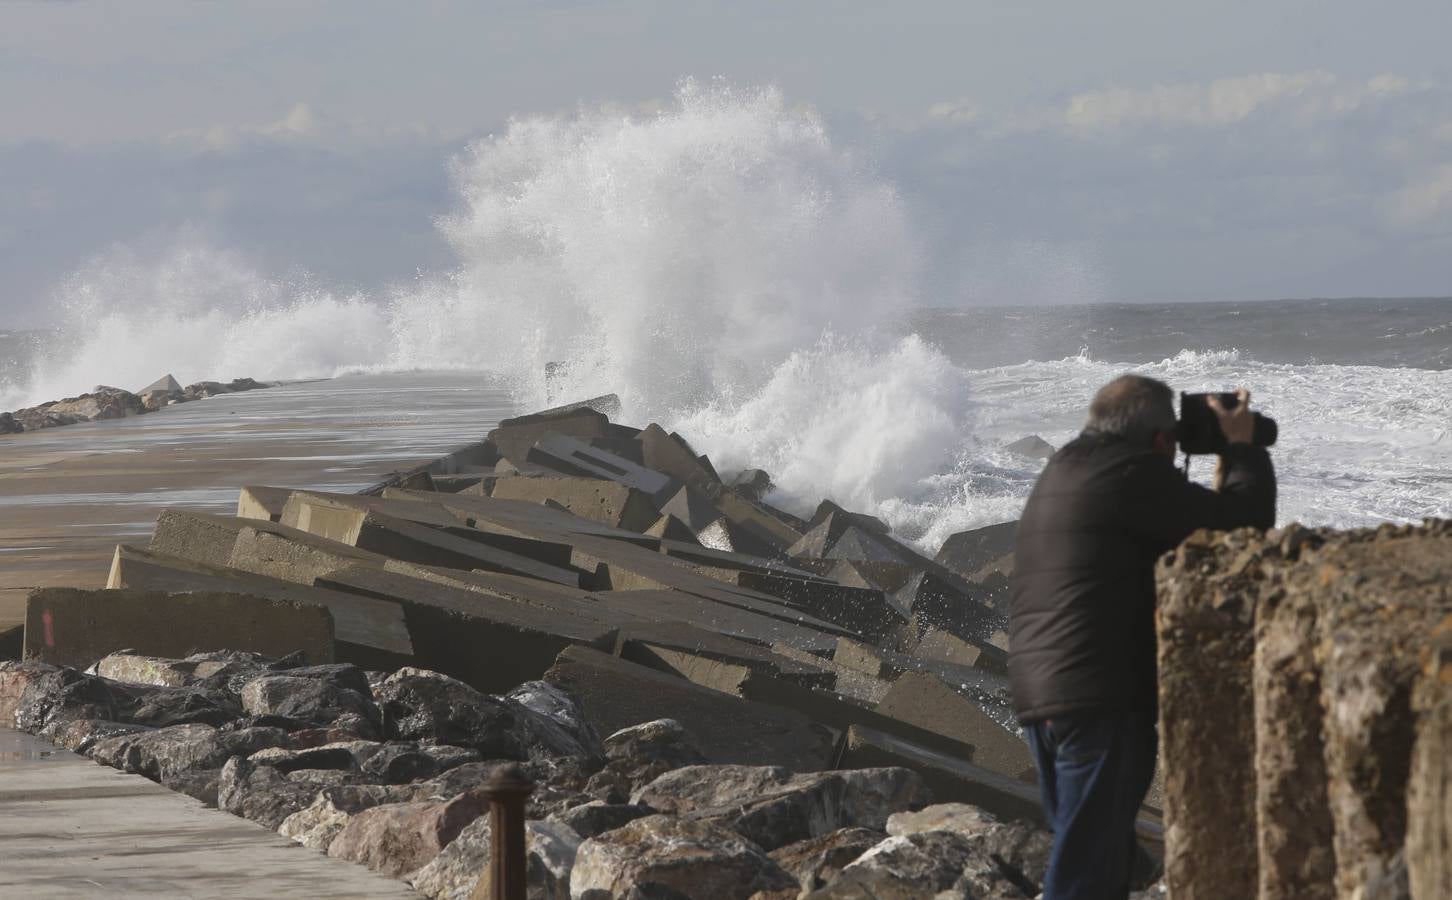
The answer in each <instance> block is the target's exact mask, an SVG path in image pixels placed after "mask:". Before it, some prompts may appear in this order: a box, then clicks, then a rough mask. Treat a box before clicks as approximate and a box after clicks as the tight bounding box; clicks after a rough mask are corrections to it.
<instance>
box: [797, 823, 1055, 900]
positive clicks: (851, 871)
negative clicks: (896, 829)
mask: <svg viewBox="0 0 1452 900" xmlns="http://www.w3.org/2000/svg"><path fill="white" fill-rule="evenodd" d="M1037 893H1038V886H1037V885H1034V884H1029V883H1026V882H1024V881H1022V880H1021V878H1020V876H1019V875H1018V873H1016V872H1015V871H1013V870H1012V869H1011V868H1010V867H1008V866H1007V865H1005V864H1004V863H1002V862H1000V861H999V860H997V859H995V858H994V857H993V856H992V855H991V854H990V853H989V852H988V851H986V850H985V849H983V848H981V847H980V846H979V845H978V844H977V842H975V841H974V840H973V839H971V838H968V837H965V836H963V835H961V834H957V833H955V832H952V831H925V832H919V833H916V834H906V835H902V836H900V837H890V838H888V839H887V840H885V841H883V842H882V843H880V844H878V845H877V846H875V847H873V848H872V849H871V850H868V851H867V852H866V853H864V854H863V855H862V856H860V857H858V859H857V860H855V861H854V862H852V863H851V864H850V865H848V866H847V867H846V868H844V869H842V872H841V874H839V875H838V876H837V878H835V879H834V880H833V881H832V882H831V883H829V884H828V885H827V886H826V887H825V888H822V889H821V890H818V891H814V892H813V893H811V894H810V895H808V896H809V897H810V898H811V900H829V898H831V900H836V898H843V900H847V898H851V900H859V898H860V900H916V898H932V897H963V898H968V897H971V898H973V900H1023V898H1028V897H1033V896H1035V895H1036V894H1037Z"/></svg>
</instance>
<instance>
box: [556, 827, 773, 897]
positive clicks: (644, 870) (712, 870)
mask: <svg viewBox="0 0 1452 900" xmlns="http://www.w3.org/2000/svg"><path fill="white" fill-rule="evenodd" d="M645 885H660V886H662V887H667V888H671V889H673V890H676V891H680V892H681V893H682V894H684V895H685V896H687V897H691V898H693V900H746V898H748V897H750V896H752V895H753V894H755V893H757V892H758V891H780V890H786V889H794V888H796V887H797V885H796V882H795V880H793V879H792V877H791V876H790V875H788V874H787V873H786V872H785V871H784V870H783V869H782V868H781V867H780V866H779V865H777V864H776V862H774V861H773V860H772V859H771V858H770V857H768V856H767V855H766V854H765V853H763V852H762V850H761V848H760V847H758V846H756V845H755V844H753V843H751V842H750V841H748V840H746V839H744V838H742V837H741V836H740V835H738V834H736V833H734V832H732V831H728V830H727V829H725V828H722V827H720V826H719V825H716V824H713V823H711V822H707V821H700V820H694V821H693V820H686V819H679V818H675V817H672V816H648V817H646V818H644V819H637V820H635V821H634V822H631V823H630V824H629V825H626V826H625V827H623V828H617V829H615V830H614V831H608V832H606V833H604V834H602V835H597V836H596V837H593V838H590V839H589V840H587V841H585V842H584V843H583V844H581V845H580V849H579V852H578V854H577V855H576V857H575V866H574V870H573V871H572V872H571V874H570V893H571V895H572V896H573V897H577V898H584V897H589V898H592V900H593V898H596V897H598V898H601V900H604V898H609V897H625V896H626V895H627V894H628V892H629V891H630V890H631V889H632V888H633V887H641V888H643V887H644V886H645ZM646 896H651V895H648V894H647V895H646Z"/></svg>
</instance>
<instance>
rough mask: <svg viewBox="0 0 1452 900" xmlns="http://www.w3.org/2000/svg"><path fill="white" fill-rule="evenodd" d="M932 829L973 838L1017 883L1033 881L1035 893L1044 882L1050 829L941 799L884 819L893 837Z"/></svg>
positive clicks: (1050, 844)
mask: <svg viewBox="0 0 1452 900" xmlns="http://www.w3.org/2000/svg"><path fill="white" fill-rule="evenodd" d="M931 831H951V832H953V833H955V834H960V835H962V836H964V837H966V838H968V839H970V840H972V841H973V842H974V843H975V845H976V846H977V847H978V848H979V849H980V850H984V851H987V853H988V854H989V856H991V857H992V858H993V859H995V860H997V861H999V862H1000V863H1002V864H1004V865H1005V866H1006V867H1007V868H1008V869H1010V870H1012V872H1016V873H1017V876H1015V877H1014V880H1015V882H1016V883H1018V884H1021V885H1023V884H1031V885H1033V886H1034V888H1035V890H1034V893H1037V889H1038V886H1040V885H1042V884H1043V882H1044V873H1045V872H1047V871H1048V868H1049V854H1050V853H1051V852H1052V851H1053V848H1054V836H1053V834H1051V833H1050V832H1048V831H1046V830H1044V829H1042V828H1038V827H1035V826H1034V825H1031V824H1029V823H1027V822H1000V821H998V820H997V819H995V818H994V817H993V816H991V815H989V814H988V813H986V812H984V811H983V810H981V809H979V808H977V807H975V806H969V805H968V804H966V803H940V804H938V805H936V806H929V807H926V808H925V809H921V810H918V811H917V812H901V813H894V814H893V815H892V816H890V817H889V818H888V820H887V833H888V834H889V835H891V836H893V837H901V836H903V835H909V834H922V833H925V832H931Z"/></svg>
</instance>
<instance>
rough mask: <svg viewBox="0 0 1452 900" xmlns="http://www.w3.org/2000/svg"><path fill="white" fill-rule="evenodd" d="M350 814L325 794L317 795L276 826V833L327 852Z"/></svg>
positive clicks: (313, 848)
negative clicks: (304, 806)
mask: <svg viewBox="0 0 1452 900" xmlns="http://www.w3.org/2000/svg"><path fill="white" fill-rule="evenodd" d="M351 818H352V814H351V813H348V812H346V811H344V810H341V809H339V808H338V807H337V806H336V805H334V803H333V800H332V798H330V797H328V796H327V795H323V796H320V797H318V798H317V799H316V800H314V801H313V804H312V805H311V806H309V807H308V808H307V809H301V810H298V811H297V812H295V813H293V814H292V815H290V816H288V817H287V818H286V819H283V820H282V824H280V825H278V826H277V833H278V834H280V835H282V836H283V837H285V838H291V839H293V840H294V841H297V842H298V843H299V844H302V845H303V846H304V847H307V848H309V849H312V850H322V851H324V852H327V849H328V845H329V844H331V843H333V839H334V838H336V837H337V836H338V834H339V833H340V832H342V830H343V829H344V828H345V827H347V825H348V821H349V819H351Z"/></svg>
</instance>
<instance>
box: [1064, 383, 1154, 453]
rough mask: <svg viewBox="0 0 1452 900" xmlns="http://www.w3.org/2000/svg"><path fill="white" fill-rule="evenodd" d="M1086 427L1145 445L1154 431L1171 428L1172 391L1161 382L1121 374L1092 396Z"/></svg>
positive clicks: (1152, 438) (1150, 439)
mask: <svg viewBox="0 0 1452 900" xmlns="http://www.w3.org/2000/svg"><path fill="white" fill-rule="evenodd" d="M1086 427H1087V428H1089V429H1092V430H1094V431H1098V432H1100V433H1101V434H1112V435H1115V436H1117V437H1121V438H1124V439H1125V440H1127V441H1130V442H1131V443H1135V444H1144V445H1146V446H1148V445H1149V444H1150V443H1152V442H1153V441H1154V437H1155V435H1156V434H1157V433H1159V432H1161V431H1174V430H1175V392H1174V391H1172V390H1170V386H1169V385H1167V384H1165V383H1164V382H1163V381H1156V380H1155V379H1153V378H1146V377H1144V376H1143V375H1121V376H1119V377H1118V378H1116V379H1114V380H1113V381H1111V382H1109V383H1108V384H1106V385H1105V386H1104V387H1102V388H1100V389H1099V393H1097V394H1095V395H1094V402H1092V403H1090V404H1089V424H1088V425H1087V426H1086Z"/></svg>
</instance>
